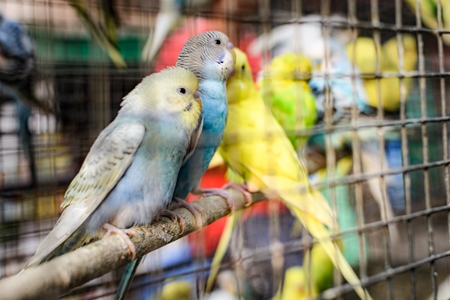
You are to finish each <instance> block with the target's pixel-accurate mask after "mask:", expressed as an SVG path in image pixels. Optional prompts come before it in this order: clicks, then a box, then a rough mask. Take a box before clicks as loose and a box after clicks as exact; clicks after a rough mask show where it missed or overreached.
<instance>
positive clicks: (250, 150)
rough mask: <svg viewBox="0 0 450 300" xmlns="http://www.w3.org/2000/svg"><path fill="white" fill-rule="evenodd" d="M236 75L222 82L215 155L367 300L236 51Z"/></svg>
mask: <svg viewBox="0 0 450 300" xmlns="http://www.w3.org/2000/svg"><path fill="white" fill-rule="evenodd" d="M235 69H236V73H235V74H234V76H233V77H231V78H230V79H229V81H228V86H227V93H228V101H229V117H228V122H227V127H226V130H225V135H224V139H223V142H222V145H221V146H220V148H219V152H220V154H221V155H222V157H223V158H224V160H225V161H226V163H227V164H228V166H229V167H230V168H232V169H233V171H235V172H236V173H238V174H239V175H240V176H242V177H243V178H244V180H245V182H246V183H247V184H248V187H249V189H250V190H251V191H254V190H260V191H262V192H264V193H265V194H266V195H268V196H269V197H279V198H281V200H282V201H283V202H284V203H285V204H286V205H287V206H288V208H289V209H290V210H291V212H292V213H293V214H294V215H295V216H296V217H297V218H298V219H299V220H300V221H301V222H302V224H303V225H304V226H305V227H306V228H307V229H308V231H309V232H310V233H311V234H312V235H313V237H314V238H315V239H317V240H318V241H319V242H320V244H321V246H322V247H323V248H324V250H325V251H326V253H327V254H328V255H329V256H330V258H331V260H332V261H333V263H334V265H335V266H336V267H337V268H338V269H339V270H340V271H341V272H342V275H343V276H344V277H345V279H346V280H347V281H348V282H349V283H351V284H353V285H355V290H356V292H357V293H358V295H359V296H360V297H361V298H364V299H371V298H370V296H369V294H368V293H367V292H366V291H364V290H363V289H362V288H361V287H360V286H358V285H359V284H360V281H359V279H358V277H357V276H356V274H355V273H354V271H353V270H352V268H351V267H350V265H349V264H348V262H347V261H346V260H345V258H344V257H343V255H342V253H341V252H340V250H339V249H338V247H337V246H336V245H335V244H334V243H333V242H332V241H331V240H330V230H331V231H335V230H337V225H336V220H335V216H334V214H333V212H332V210H331V208H330V206H329V205H328V203H327V201H326V199H325V198H324V197H323V196H322V194H321V193H319V192H318V191H316V190H315V189H313V188H312V187H311V185H310V183H309V180H308V176H307V171H306V168H305V166H304V165H303V163H302V162H300V161H299V160H298V158H297V154H296V152H295V150H294V148H293V146H292V145H291V143H290V142H289V140H288V138H287V136H286V134H285V133H284V131H283V129H282V128H281V126H280V125H279V124H278V123H277V121H276V120H275V118H274V117H273V116H272V114H271V113H270V111H269V109H268V108H267V107H266V106H265V104H264V102H263V99H262V98H261V96H260V94H259V93H258V91H257V90H256V88H255V86H254V83H253V79H252V76H251V70H250V66H249V64H248V62H247V57H246V55H245V54H244V53H243V52H242V51H239V50H238V49H236V64H235ZM329 229H330V230H329Z"/></svg>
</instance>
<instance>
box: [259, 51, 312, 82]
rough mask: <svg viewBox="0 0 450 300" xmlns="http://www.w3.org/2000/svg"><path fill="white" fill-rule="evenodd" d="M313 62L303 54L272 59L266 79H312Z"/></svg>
mask: <svg viewBox="0 0 450 300" xmlns="http://www.w3.org/2000/svg"><path fill="white" fill-rule="evenodd" d="M311 71H312V66H311V61H310V60H309V59H308V58H307V57H306V56H304V55H302V54H295V53H286V54H282V55H280V56H277V57H275V58H274V59H272V61H271V63H270V65H269V67H268V68H267V69H266V71H265V72H264V77H270V78H271V79H284V80H305V81H307V80H309V79H311Z"/></svg>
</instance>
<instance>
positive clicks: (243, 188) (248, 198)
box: [194, 182, 253, 212]
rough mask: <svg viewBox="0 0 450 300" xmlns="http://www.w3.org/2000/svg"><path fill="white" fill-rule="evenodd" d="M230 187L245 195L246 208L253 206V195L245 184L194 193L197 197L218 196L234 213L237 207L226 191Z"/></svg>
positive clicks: (230, 184)
mask: <svg viewBox="0 0 450 300" xmlns="http://www.w3.org/2000/svg"><path fill="white" fill-rule="evenodd" d="M230 187H231V188H234V189H236V190H238V191H240V192H241V193H242V194H244V197H245V202H246V204H245V206H246V207H248V206H249V205H250V204H252V201H253V200H252V194H251V193H250V192H249V191H248V188H247V186H246V185H245V184H238V183H234V182H229V183H227V184H225V185H224V186H222V187H221V188H209V189H199V190H196V191H194V193H195V194H196V195H202V196H203V197H207V196H212V195H217V196H219V197H222V198H224V199H225V200H226V201H227V203H228V207H229V208H230V210H231V212H234V210H235V205H234V201H233V198H232V197H231V196H230V194H229V193H227V192H226V191H225V189H227V188H230Z"/></svg>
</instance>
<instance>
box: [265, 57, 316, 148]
mask: <svg viewBox="0 0 450 300" xmlns="http://www.w3.org/2000/svg"><path fill="white" fill-rule="evenodd" d="M311 68H312V67H311V62H310V60H309V59H308V58H307V57H306V56H304V55H301V54H294V53H286V54H282V55H280V56H277V57H275V58H274V59H273V60H272V61H271V63H270V64H269V65H268V66H267V68H265V70H264V73H263V78H262V79H261V81H260V82H259V85H260V88H261V93H262V97H263V99H264V101H265V102H266V103H267V105H269V107H270V110H271V111H272V114H273V115H274V117H275V119H277V121H278V123H280V125H281V126H282V127H283V129H284V131H285V132H286V134H287V135H288V138H289V140H290V141H291V143H292V144H293V145H294V147H295V149H301V148H303V146H304V143H305V142H306V140H307V137H305V136H299V134H298V131H299V130H301V129H305V128H309V127H312V126H313V125H314V124H315V123H316V120H317V108H316V98H315V97H314V95H313V93H312V91H311V89H310V87H309V85H308V81H309V79H310V78H311Z"/></svg>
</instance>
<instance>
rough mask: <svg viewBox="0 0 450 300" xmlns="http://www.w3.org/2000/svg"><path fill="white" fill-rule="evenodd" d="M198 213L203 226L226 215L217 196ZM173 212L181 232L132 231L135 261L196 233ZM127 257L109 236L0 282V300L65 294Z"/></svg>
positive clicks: (172, 226)
mask: <svg viewBox="0 0 450 300" xmlns="http://www.w3.org/2000/svg"><path fill="white" fill-rule="evenodd" d="M227 192H228V193H229V194H230V196H231V197H232V198H233V200H234V203H235V209H236V210H239V209H242V208H244V207H245V204H246V201H245V198H244V195H243V194H242V193H241V192H239V191H237V190H234V189H228V190H227ZM262 199H263V196H262V195H261V194H259V193H256V194H254V195H253V203H255V202H257V201H260V200H262ZM194 205H195V207H196V208H198V209H199V210H200V211H201V214H202V220H203V224H204V226H206V225H208V224H211V223H212V222H214V221H216V220H218V219H220V218H222V217H225V216H226V215H228V214H229V213H230V209H229V207H228V204H227V203H226V201H225V200H224V199H223V198H221V197H218V196H210V197H204V198H201V199H200V200H198V201H196V202H194ZM175 212H176V213H177V214H178V215H179V216H180V217H181V218H182V219H183V220H184V223H185V231H184V232H182V228H181V227H180V225H179V223H178V222H176V221H172V220H170V219H167V218H165V217H163V218H161V219H159V220H157V221H155V222H154V223H152V224H151V225H150V226H142V227H133V229H134V230H135V231H136V233H137V236H136V237H133V238H132V241H133V242H134V244H135V247H136V257H141V256H143V255H145V254H147V253H149V252H151V251H153V250H156V249H158V248H161V247H162V246H165V245H167V244H169V243H171V242H173V241H175V240H178V239H179V238H182V237H183V236H185V235H187V234H189V233H191V232H194V231H196V230H199V229H200V228H198V227H197V225H196V222H195V219H194V217H193V215H192V214H191V213H190V212H189V211H188V210H186V209H185V208H178V209H176V210H175ZM131 259H132V257H131V253H130V252H129V249H128V247H127V245H126V243H125V241H124V240H123V239H122V238H121V237H119V236H117V235H112V236H109V237H106V238H104V239H102V240H100V241H96V242H94V243H92V244H89V245H87V246H85V247H82V248H79V249H77V250H75V251H73V252H69V253H66V254H64V255H62V256H59V257H56V258H55V259H53V260H51V261H49V262H47V263H45V264H43V265H41V266H38V267H35V268H30V269H27V270H25V271H23V272H22V273H19V274H18V275H16V276H12V277H8V278H5V279H3V280H0V291H1V292H0V299H1V300H3V299H5V300H6V299H8V300H12V299H52V298H57V297H58V296H60V295H62V294H65V293H67V292H68V291H70V290H71V289H73V288H75V287H77V286H80V285H82V284H84V283H86V282H88V281H90V280H92V279H94V278H97V277H100V276H102V275H104V274H106V273H109V272H111V271H112V270H115V269H117V268H120V267H122V266H124V265H126V264H127V263H129V262H130V261H131Z"/></svg>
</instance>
